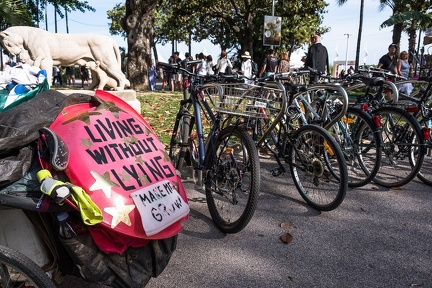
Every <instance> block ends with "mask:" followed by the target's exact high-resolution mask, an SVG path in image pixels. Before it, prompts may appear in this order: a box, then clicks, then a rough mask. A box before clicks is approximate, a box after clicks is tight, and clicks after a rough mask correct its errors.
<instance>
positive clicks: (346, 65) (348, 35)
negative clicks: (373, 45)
mask: <svg viewBox="0 0 432 288" xmlns="http://www.w3.org/2000/svg"><path fill="white" fill-rule="evenodd" d="M344 35H345V36H347V46H346V52H345V71H348V45H349V41H348V40H349V37H350V36H352V34H347V33H346V34H344Z"/></svg>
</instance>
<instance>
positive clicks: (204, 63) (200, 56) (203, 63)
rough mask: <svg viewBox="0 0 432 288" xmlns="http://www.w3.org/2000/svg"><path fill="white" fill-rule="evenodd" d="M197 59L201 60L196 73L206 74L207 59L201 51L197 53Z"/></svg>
mask: <svg viewBox="0 0 432 288" xmlns="http://www.w3.org/2000/svg"><path fill="white" fill-rule="evenodd" d="M198 60H201V62H200V63H198V65H197V74H198V75H201V76H205V75H207V61H206V59H205V56H204V54H203V53H202V52H201V53H200V54H198Z"/></svg>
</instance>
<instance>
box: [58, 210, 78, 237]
mask: <svg viewBox="0 0 432 288" xmlns="http://www.w3.org/2000/svg"><path fill="white" fill-rule="evenodd" d="M68 217H69V213H67V212H62V213H60V214H58V215H57V220H58V222H59V235H60V237H61V238H63V239H70V238H73V237H75V236H77V234H76V233H75V231H74V229H73V228H72V226H71V225H70V224H69V223H68V222H67V219H68Z"/></svg>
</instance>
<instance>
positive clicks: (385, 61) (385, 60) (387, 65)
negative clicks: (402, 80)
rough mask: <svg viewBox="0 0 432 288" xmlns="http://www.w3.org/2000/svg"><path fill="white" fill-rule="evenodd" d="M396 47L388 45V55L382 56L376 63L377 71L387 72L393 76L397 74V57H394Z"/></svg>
mask: <svg viewBox="0 0 432 288" xmlns="http://www.w3.org/2000/svg"><path fill="white" fill-rule="evenodd" d="M396 50H397V45H396V44H390V46H389V47H388V53H387V54H384V55H383V56H382V57H381V58H380V59H379V61H378V66H377V68H378V69H384V70H388V71H390V72H391V73H393V74H397V71H396V65H397V56H396Z"/></svg>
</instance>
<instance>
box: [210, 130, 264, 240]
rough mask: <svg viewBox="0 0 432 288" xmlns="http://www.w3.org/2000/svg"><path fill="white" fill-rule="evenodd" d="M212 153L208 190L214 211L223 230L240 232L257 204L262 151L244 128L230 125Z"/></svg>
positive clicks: (213, 213) (215, 144)
mask: <svg viewBox="0 0 432 288" xmlns="http://www.w3.org/2000/svg"><path fill="white" fill-rule="evenodd" d="M208 153H209V154H207V153H206V161H210V162H208V163H209V165H210V169H208V170H207V173H206V178H205V190H206V198H207V206H208V208H209V211H210V215H211V217H212V219H213V221H214V223H215V224H216V226H217V227H218V228H219V229H220V230H221V231H223V232H225V233H237V232H239V231H241V230H242V229H243V228H244V227H246V225H247V224H248V223H249V221H250V220H251V219H252V216H253V214H254V212H255V208H256V205H257V201H258V193H259V189H260V175H259V170H260V162H259V158H258V152H257V150H256V147H255V144H254V142H253V140H252V138H251V136H250V135H249V134H247V132H246V131H245V130H244V129H243V128H241V127H235V126H228V127H226V128H224V129H222V131H221V132H220V133H219V135H218V137H217V139H216V141H215V143H214V145H213V144H211V145H210V147H209V150H208ZM207 157H209V158H208V159H207ZM206 163H207V162H206ZM207 167H208V166H207Z"/></svg>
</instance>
